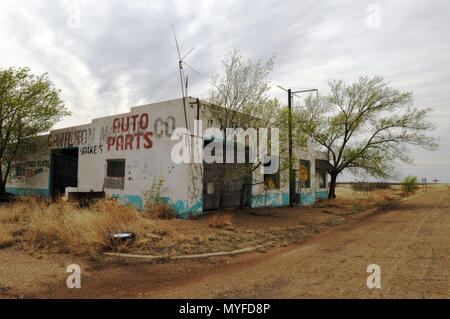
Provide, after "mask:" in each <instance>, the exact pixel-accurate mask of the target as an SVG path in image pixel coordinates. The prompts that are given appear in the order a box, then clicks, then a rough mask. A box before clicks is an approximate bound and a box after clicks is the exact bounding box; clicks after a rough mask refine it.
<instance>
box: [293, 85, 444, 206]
mask: <svg viewBox="0 0 450 319" xmlns="http://www.w3.org/2000/svg"><path fill="white" fill-rule="evenodd" d="M329 85H330V89H331V93H330V94H329V95H327V96H318V97H309V98H307V99H306V100H305V103H306V107H305V108H302V109H301V110H298V111H297V112H296V113H295V117H294V118H295V119H294V123H296V125H297V127H298V128H299V129H300V130H301V131H302V132H304V133H305V134H307V135H309V136H310V137H312V138H313V139H314V140H315V141H316V142H317V143H318V144H319V145H320V147H321V148H323V149H325V150H326V151H327V152H328V156H329V158H330V162H331V164H332V165H333V168H332V169H330V170H329V172H328V173H329V174H330V176H331V181H330V190H329V195H328V197H329V198H335V197H336V196H335V188H336V180H337V176H338V175H339V174H340V173H341V172H343V171H344V170H347V169H348V170H350V171H351V172H353V173H354V174H366V175H370V176H375V177H380V178H387V177H391V176H392V174H393V172H394V161H395V160H400V161H403V162H410V161H411V158H410V157H409V156H408V154H407V148H406V147H407V145H414V146H419V147H422V148H424V149H428V150H435V149H437V148H438V143H437V142H436V140H435V139H434V138H433V137H431V136H429V135H428V134H427V133H428V132H429V131H430V130H432V129H434V128H435V125H434V124H433V123H431V122H430V121H428V119H427V117H428V115H429V113H430V111H431V109H430V108H427V109H418V108H415V107H413V94H412V93H411V92H400V91H398V90H395V89H393V88H392V87H390V86H389V84H388V83H387V82H385V81H384V79H383V78H382V77H378V76H375V77H372V78H369V77H360V78H359V80H358V81H357V82H355V83H353V84H346V83H344V82H343V81H331V82H330V83H329Z"/></svg>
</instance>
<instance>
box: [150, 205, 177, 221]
mask: <svg viewBox="0 0 450 319" xmlns="http://www.w3.org/2000/svg"><path fill="white" fill-rule="evenodd" d="M151 213H152V215H153V216H154V217H155V218H159V219H173V218H175V217H176V214H175V212H174V210H173V208H172V207H170V206H168V205H167V204H165V203H158V204H156V206H155V207H154V208H153V209H152V210H151Z"/></svg>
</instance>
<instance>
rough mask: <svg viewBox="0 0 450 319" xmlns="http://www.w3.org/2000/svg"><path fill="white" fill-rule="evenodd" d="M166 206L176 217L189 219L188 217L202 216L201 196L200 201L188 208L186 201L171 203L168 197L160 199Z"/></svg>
mask: <svg viewBox="0 0 450 319" xmlns="http://www.w3.org/2000/svg"><path fill="white" fill-rule="evenodd" d="M161 200H162V201H164V203H166V204H167V205H169V206H170V207H172V208H173V210H174V211H175V213H176V214H177V216H178V217H182V218H189V215H190V214H191V215H202V214H203V194H202V196H201V197H200V199H199V200H198V201H197V202H195V204H194V205H192V206H189V203H188V201H187V200H177V201H175V202H172V201H171V200H170V198H169V197H161Z"/></svg>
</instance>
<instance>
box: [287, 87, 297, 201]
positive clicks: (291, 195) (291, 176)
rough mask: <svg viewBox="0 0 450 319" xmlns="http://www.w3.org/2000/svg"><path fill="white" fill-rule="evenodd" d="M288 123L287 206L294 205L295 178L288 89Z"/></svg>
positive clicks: (290, 103) (290, 104)
mask: <svg viewBox="0 0 450 319" xmlns="http://www.w3.org/2000/svg"><path fill="white" fill-rule="evenodd" d="M288 110H289V113H288V122H289V128H288V130H289V206H290V207H292V206H293V205H294V193H295V176H294V172H293V171H292V91H291V89H288Z"/></svg>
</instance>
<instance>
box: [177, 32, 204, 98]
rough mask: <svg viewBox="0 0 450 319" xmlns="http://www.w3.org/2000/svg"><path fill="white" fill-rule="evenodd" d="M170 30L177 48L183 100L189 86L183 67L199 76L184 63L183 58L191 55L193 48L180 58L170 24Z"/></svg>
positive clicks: (178, 48)
mask: <svg viewBox="0 0 450 319" xmlns="http://www.w3.org/2000/svg"><path fill="white" fill-rule="evenodd" d="M172 29H173V36H174V38H175V45H176V46H177V53H178V68H179V70H180V82H181V94H182V96H183V99H184V98H185V97H186V96H187V90H188V84H189V78H188V77H187V76H186V75H185V74H184V68H183V65H185V66H187V67H188V68H189V69H191V70H192V71H194V73H195V74H200V73H198V72H197V71H196V70H195V69H194V68H193V67H191V66H190V65H189V64H187V63H186V62H185V61H184V58H186V57H187V56H188V55H189V53H191V52H192V51H193V50H194V49H195V47H192V49H190V50H189V51H188V52H187V53H186V54H185V55H184V56H183V57H182V56H181V53H180V47H179V45H178V40H177V34H176V32H175V25H173V24H172Z"/></svg>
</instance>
